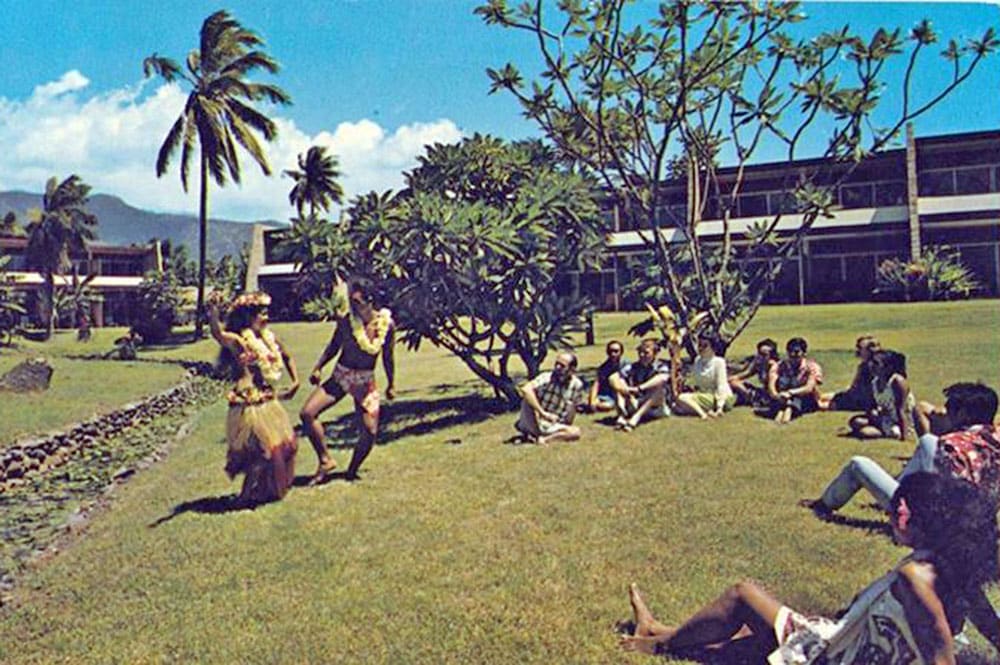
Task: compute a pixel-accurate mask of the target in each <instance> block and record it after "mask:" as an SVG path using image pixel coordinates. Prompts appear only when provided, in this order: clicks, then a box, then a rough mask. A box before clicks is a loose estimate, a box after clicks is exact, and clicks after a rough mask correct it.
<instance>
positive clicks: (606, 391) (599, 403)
mask: <svg viewBox="0 0 1000 665" xmlns="http://www.w3.org/2000/svg"><path fill="white" fill-rule="evenodd" d="M604 352H605V353H606V354H607V358H606V359H605V361H604V362H603V363H601V365H600V367H598V368H597V379H596V380H595V381H594V383H593V384H591V386H590V392H589V393H588V395H587V404H586V411H587V412H588V413H598V412H601V411H614V409H615V390H614V388H612V387H611V375H612V374H615V373H616V372H618V370H619V369H621V366H622V353H624V352H625V347H624V346H622V343H621V342H619V341H618V340H616V339H614V340H611V341H610V342H608V345H607V346H606V347H604Z"/></svg>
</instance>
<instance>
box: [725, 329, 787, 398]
mask: <svg viewBox="0 0 1000 665" xmlns="http://www.w3.org/2000/svg"><path fill="white" fill-rule="evenodd" d="M779 360H780V358H779V357H778V343H777V342H775V341H774V340H773V339H771V338H770V337H768V338H766V339H762V340H760V341H759V342H757V353H756V354H755V355H752V356H750V357H749V358H748V359H747V360H746V361H744V366H743V368H742V369H740V370H739V371H738V372H736V373H734V374H732V375H730V376H729V387H730V388H732V390H733V394H734V395H736V405H737V406H742V405H749V406H767V405H768V404H769V403H770V400H769V399H768V396H767V377H768V375H769V374H770V373H771V367H772V366H774V365H777V364H778V361H779ZM751 379H757V384H759V385H755V384H753V383H750V380H751Z"/></svg>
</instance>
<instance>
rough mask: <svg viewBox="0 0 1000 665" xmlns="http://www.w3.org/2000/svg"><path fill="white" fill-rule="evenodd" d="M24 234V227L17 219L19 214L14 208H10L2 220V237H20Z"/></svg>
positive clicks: (0, 226) (0, 229)
mask: <svg viewBox="0 0 1000 665" xmlns="http://www.w3.org/2000/svg"><path fill="white" fill-rule="evenodd" d="M23 236H24V229H23V228H22V227H21V225H20V224H19V223H18V221H17V215H16V214H15V213H14V211H13V210H8V211H7V214H5V215H4V216H3V220H2V221H0V237H6V238H20V237H23Z"/></svg>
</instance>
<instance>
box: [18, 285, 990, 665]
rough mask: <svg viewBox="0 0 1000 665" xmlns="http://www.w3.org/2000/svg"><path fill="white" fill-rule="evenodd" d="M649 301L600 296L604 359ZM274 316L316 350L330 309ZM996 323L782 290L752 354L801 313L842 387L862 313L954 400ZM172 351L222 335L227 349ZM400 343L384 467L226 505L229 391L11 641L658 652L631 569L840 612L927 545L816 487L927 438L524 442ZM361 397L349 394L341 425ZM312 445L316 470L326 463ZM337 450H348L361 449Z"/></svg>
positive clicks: (49, 573) (596, 433)
mask: <svg viewBox="0 0 1000 665" xmlns="http://www.w3.org/2000/svg"><path fill="white" fill-rule="evenodd" d="M635 321H636V315H624V314H622V315H604V316H601V317H599V319H598V321H597V332H598V341H599V344H598V345H597V346H594V347H589V348H584V349H581V350H580V355H581V360H582V366H583V368H584V370H591V369H592V368H593V367H594V366H595V365H596V364H597V363H598V362H599V361H600V359H601V357H602V355H603V342H604V341H606V340H607V339H608V338H610V337H611V336H618V337H621V338H623V337H624V331H625V330H626V329H627V328H628V327H629V325H631V324H632V323H634V322H635ZM275 328H276V330H277V332H278V333H279V335H281V336H282V337H283V338H284V339H285V340H286V341H287V342H288V343H289V345H290V346H291V348H292V349H293V351H294V353H295V355H296V357H297V358H298V361H299V365H300V366H301V368H302V369H303V370H306V371H307V370H308V368H309V367H311V365H312V363H313V361H314V360H315V358H316V355H317V354H318V353H319V350H320V349H321V347H322V344H323V343H324V342H325V341H326V337H327V335H328V333H329V328H328V327H327V326H323V325H317V324H281V325H276V326H275ZM997 330H1000V309H998V307H997V302H995V301H977V302H971V303H948V304H929V305H851V306H817V307H797V308H795V307H780V308H778V307H775V308H767V309H765V310H764V311H763V312H762V313H761V314H760V316H759V317H758V318H757V319H756V320H755V322H754V325H753V327H752V329H751V330H750V331H748V332H747V333H746V334H745V335H744V336H743V337H742V338H741V339H740V340H739V341H738V343H737V345H736V347H735V348H734V350H733V354H735V355H742V354H745V353H749V351H750V350H751V349H752V347H753V344H754V342H755V340H756V339H757V338H759V337H764V336H770V337H774V338H776V339H778V340H779V341H780V342H781V343H782V344H783V343H784V340H786V339H787V338H788V337H790V336H795V335H802V336H804V337H806V338H807V339H808V340H809V342H810V354H811V355H814V356H815V357H816V358H817V359H818V360H819V361H820V362H821V363H822V364H823V365H824V367H825V368H826V374H827V377H828V380H827V385H828V386H829V387H831V388H839V387H843V386H844V385H846V383H847V382H848V381H849V380H850V377H851V374H852V372H853V366H854V360H853V358H852V355H851V350H852V349H853V344H854V338H855V336H856V335H857V334H859V333H873V334H875V335H877V336H879V337H880V338H881V339H882V340H883V342H884V344H885V345H887V346H890V347H895V348H898V349H899V350H902V351H904V352H905V353H907V355H908V357H909V359H910V376H911V380H912V384H913V386H914V390H915V392H916V394H917V396H918V397H921V398H930V399H933V400H935V401H937V400H939V399H940V389H941V387H943V386H944V385H946V384H948V383H950V382H953V381H957V380H969V379H982V380H984V381H986V382H987V383H989V384H990V385H992V386H994V387H996V386H1000V380H998V379H1000V377H998V368H1000V350H998V345H997ZM628 346H632V344H631V343H629V344H628ZM156 353H163V354H170V355H177V356H183V355H192V354H193V355H199V356H201V357H204V358H209V357H211V356H212V355H213V354H214V348H213V347H212V346H211V345H210V344H208V343H207V342H203V343H201V344H200V345H199V346H197V347H182V348H180V349H168V350H163V351H162V352H156ZM398 357H399V369H398V379H397V384H398V388H399V395H398V398H397V400H396V403H395V404H393V405H392V406H391V407H390V408H388V409H387V413H388V415H389V418H388V421H389V422H388V423H387V425H386V432H385V437H384V438H385V440H386V443H385V444H384V445H381V446H379V447H378V448H377V449H376V450H375V451H374V452H373V454H372V456H371V457H370V458H369V461H368V463H367V465H366V467H365V469H364V470H363V475H364V479H363V481H362V482H360V483H357V484H353V485H348V484H343V483H338V482H333V483H331V484H329V485H326V486H324V487H321V488H317V489H306V488H299V489H295V490H293V492H292V493H291V494H290V495H289V496H288V497H287V498H286V499H285V501H283V502H281V503H278V504H273V505H269V506H265V507H261V508H259V509H257V510H254V511H243V512H234V513H217V512H212V510H213V508H214V507H215V506H217V505H218V503H217V502H214V501H213V498H215V497H219V496H222V495H225V494H228V493H231V492H233V491H234V490H236V489H237V488H238V485H237V484H236V483H230V482H228V481H227V480H226V478H225V476H224V474H223V473H222V463H223V457H224V451H225V444H224V442H223V439H222V436H223V418H224V415H225V407H224V405H223V404H221V403H220V404H217V405H215V406H213V407H211V408H209V409H207V410H205V411H203V412H202V413H201V414H200V415H199V416H198V421H197V423H196V428H195V430H194V433H193V434H192V435H191V436H190V437H189V438H188V439H186V440H185V441H183V442H182V443H181V444H179V445H178V446H176V447H175V448H174V450H173V452H172V453H171V454H170V456H169V457H168V458H167V459H165V460H164V461H162V462H161V463H159V464H158V465H156V466H155V467H154V468H152V469H150V470H148V471H145V472H142V473H141V474H139V475H138V476H137V477H136V478H134V479H133V480H132V481H131V482H130V483H129V484H128V485H126V486H125V487H124V488H123V489H122V491H120V492H119V493H118V498H117V499H116V501H115V503H114V505H113V508H112V510H110V511H109V512H108V513H106V514H105V515H103V516H101V517H100V518H99V519H97V520H96V521H95V523H94V524H93V525H92V526H91V527H90V529H89V531H88V533H87V534H86V536H85V537H83V538H82V539H80V540H78V541H77V542H76V543H75V544H73V545H72V546H70V547H69V548H67V549H66V550H65V551H63V552H62V553H61V554H60V555H59V556H57V557H55V558H54V559H53V560H52V561H50V562H49V563H47V564H46V565H43V566H39V567H38V568H36V569H35V570H32V571H30V572H29V573H27V574H26V576H25V577H24V578H23V580H22V584H21V586H20V587H19V589H18V591H17V594H16V602H15V605H14V607H13V608H12V609H11V610H9V611H8V612H6V613H5V615H4V616H2V617H0V634H2V635H3V636H4V637H3V639H2V640H0V661H2V662H4V663H8V662H9V663H29V662H45V663H48V662H72V663H87V662H92V663H112V662H124V663H133V662H157V663H159V662H178V663H189V662H206V663H272V662H275V663H276V662H287V663H320V662H364V663H377V662H384V663H400V662H403V663H478V662H483V663H523V662H537V663H570V662H572V663H608V662H621V661H625V662H642V659H641V657H638V656H635V657H626V656H623V655H620V654H619V653H618V652H617V647H616V644H617V641H616V638H615V636H614V635H613V633H612V627H613V625H614V624H615V622H616V621H618V620H621V619H625V618H628V616H629V607H628V602H627V598H626V595H625V589H626V585H627V583H628V582H630V581H633V580H634V581H637V582H639V584H640V585H641V586H642V588H643V589H644V591H645V593H646V596H647V599H648V601H649V602H650V604H651V606H652V608H653V610H654V612H656V613H657V615H658V616H660V617H661V618H662V619H663V620H666V621H672V620H676V619H678V618H682V617H684V616H686V614H687V613H690V612H691V611H692V610H694V609H696V608H697V607H698V606H699V605H700V604H701V603H702V602H704V601H705V600H707V599H708V598H709V597H710V596H712V595H714V594H715V593H717V592H718V591H720V590H721V589H722V588H723V586H724V585H726V584H727V583H729V582H732V581H735V580H737V579H739V578H742V577H752V578H756V579H758V580H760V581H762V582H763V583H764V584H765V585H766V586H767V587H768V588H770V589H771V590H772V591H774V592H775V593H776V594H777V595H779V597H781V598H783V599H784V600H785V601H786V602H788V603H789V604H791V605H792V606H795V607H797V608H800V609H802V610H807V611H810V612H818V613H828V614H829V613H833V612H834V611H836V610H837V608H839V607H840V606H841V605H842V604H844V603H846V602H847V601H849V600H850V598H851V596H852V595H853V593H854V592H856V591H857V590H859V589H860V588H861V587H862V586H863V585H864V584H866V583H867V582H869V581H870V580H871V579H873V578H874V577H875V576H877V575H879V574H881V573H882V572H884V571H885V570H886V569H887V568H888V567H890V566H891V565H892V564H893V563H894V562H895V561H896V560H897V559H898V557H899V556H900V555H901V554H902V553H903V551H902V550H900V549H899V548H896V547H895V546H893V545H892V544H891V543H890V542H889V540H888V538H886V537H885V535H884V534H883V533H881V531H880V530H879V529H877V528H872V527H873V525H875V526H877V525H878V523H880V522H882V521H884V520H883V519H882V517H881V515H880V514H879V513H878V512H876V511H875V510H873V509H872V508H870V507H869V505H868V504H869V501H870V500H869V499H868V498H867V497H859V499H858V500H856V501H855V502H854V503H852V504H850V505H849V506H848V507H847V509H846V510H845V511H844V515H845V517H846V518H847V523H846V524H828V523H823V522H820V521H818V520H817V519H815V518H814V517H813V516H812V515H811V514H810V513H809V512H808V511H806V510H803V509H802V508H799V507H797V506H796V501H797V500H798V499H800V498H802V497H811V496H816V495H817V494H818V492H819V491H820V490H821V489H822V487H823V485H824V483H825V482H826V481H827V480H828V479H829V478H830V477H831V476H832V475H833V474H834V473H835V472H836V471H837V470H838V469H839V468H840V466H841V464H842V463H843V462H844V461H845V460H846V459H847V458H848V457H849V456H851V455H854V454H860V453H863V454H867V455H870V456H872V457H874V458H875V459H877V460H878V461H880V462H882V463H884V464H885V465H887V466H888V467H889V468H892V469H895V468H897V467H898V465H899V463H900V462H899V460H898V458H899V457H900V456H902V455H907V454H909V452H910V451H911V450H912V445H913V444H912V443H907V444H905V445H903V444H900V443H898V442H891V441H881V442H875V443H861V442H857V441H852V440H850V439H845V438H841V437H838V436H837V431H838V429H839V428H841V427H842V426H843V425H844V423H845V422H846V419H847V416H846V414H818V415H814V416H810V417H808V418H806V419H804V420H800V421H796V422H793V423H792V424H791V425H789V426H788V427H785V428H779V427H777V426H775V425H773V424H772V423H770V422H767V421H765V420H762V419H759V418H755V417H754V416H753V415H752V414H751V413H750V412H749V411H748V410H746V409H739V410H737V411H736V412H734V413H733V414H731V415H729V416H727V417H726V418H724V419H723V420H721V421H719V422H701V421H697V420H691V419H679V418H673V419H669V420H666V421H662V422H659V423H655V424H652V425H647V426H644V427H641V428H640V429H638V430H637V431H636V432H633V433H632V434H623V433H619V432H616V431H613V430H612V429H610V428H609V427H606V426H604V425H601V424H598V423H597V422H595V421H594V420H593V419H591V418H589V417H588V418H584V419H583V420H584V433H585V438H584V439H583V440H582V441H581V442H579V443H578V444H569V445H563V446H554V447H550V448H536V447H531V446H509V445H502V444H501V441H503V440H504V439H506V438H507V437H508V436H510V435H511V434H512V433H513V429H512V423H513V420H514V415H513V414H501V415H496V416H494V415H491V414H490V413H488V412H485V411H478V412H475V413H467V412H465V411H463V407H468V406H469V405H475V404H476V403H477V402H476V399H475V398H474V397H469V395H470V393H472V392H474V391H475V390H476V389H477V384H476V383H475V382H473V381H471V380H470V376H471V375H470V374H469V373H468V372H467V371H466V370H465V369H464V368H463V367H462V366H461V364H460V363H459V362H458V361H457V360H455V359H453V358H452V357H450V356H448V355H447V354H445V353H443V352H441V351H439V350H437V349H433V348H430V347H428V348H423V349H421V351H420V352H419V353H409V352H405V351H400V352H399V353H398ZM103 383H104V382H102V385H103ZM305 392H306V391H305V390H303V392H302V393H300V395H298V396H297V397H296V399H295V400H293V401H292V402H291V403H290V404H289V405H288V407H289V410H290V411H291V412H292V413H293V414H295V413H296V412H297V410H298V407H299V405H300V404H301V403H302V401H303V400H304V399H305ZM348 412H349V407H348V406H347V405H343V406H338V407H337V408H336V409H334V410H333V411H332V412H331V413H330V415H329V416H328V417H329V419H330V420H331V421H334V423H333V425H334V429H335V430H337V431H340V430H341V429H343V428H342V427H341V426H343V425H344V424H345V421H344V419H345V416H346V415H347V414H348ZM463 414H465V415H464V421H463ZM301 444H302V448H301V454H300V456H299V461H300V465H299V472H300V474H307V473H311V472H312V471H313V469H314V465H315V459H314V456H313V454H312V452H311V450H310V449H309V447H308V444H307V443H306V442H305V441H304V440H303V441H302V442H301ZM335 455H336V457H337V459H338V461H339V462H340V463H341V464H342V465H343V464H346V461H347V459H348V455H349V450H346V449H343V450H338V451H337V452H336V453H335ZM971 632H972V631H970V633H971ZM974 638H978V636H977V635H974Z"/></svg>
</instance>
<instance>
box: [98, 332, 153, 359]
mask: <svg viewBox="0 0 1000 665" xmlns="http://www.w3.org/2000/svg"><path fill="white" fill-rule="evenodd" d="M142 342H143V339H142V335H140V334H139V333H137V332H136V331H135V328H129V331H128V334H127V335H123V336H122V337H119V338H118V339H116V340H115V348H113V349H111V350H110V351H108V352H107V353H105V354H104V357H105V358H114V357H117V358H118V360H135V359H136V358H137V357H138V356H139V346H140V345H141V344H142Z"/></svg>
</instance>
